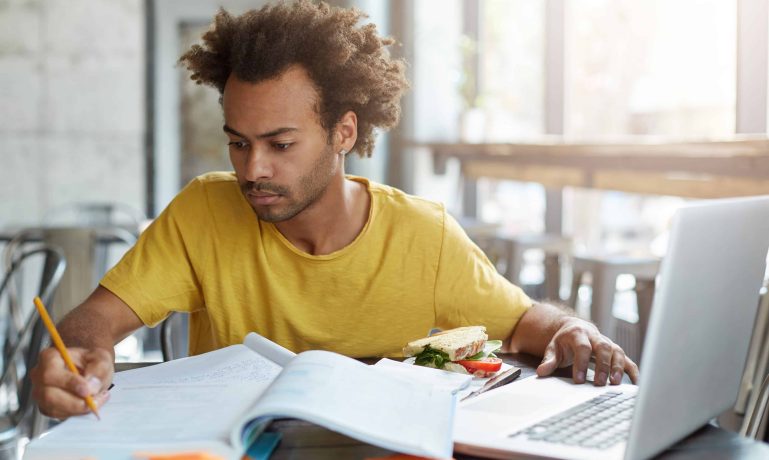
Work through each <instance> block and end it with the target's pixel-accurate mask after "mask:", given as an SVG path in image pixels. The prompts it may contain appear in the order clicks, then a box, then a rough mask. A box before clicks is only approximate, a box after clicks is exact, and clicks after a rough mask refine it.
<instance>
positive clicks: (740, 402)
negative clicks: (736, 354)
mask: <svg viewBox="0 0 769 460" xmlns="http://www.w3.org/2000/svg"><path fill="white" fill-rule="evenodd" d="M767 407H769V289H767V286H765V287H764V289H763V292H762V294H761V297H760V299H759V307H758V314H757V316H756V325H755V327H754V330H753V337H752V339H751V345H750V350H749V352H748V358H747V360H746V363H745V372H744V374H743V379H742V382H741V385H740V394H739V395H738V397H737V403H736V404H735V407H734V412H735V413H736V414H738V415H741V414H744V418H743V419H742V424H741V426H740V430H739V431H740V434H742V435H743V436H748V437H751V438H754V439H761V438H764V434H765V432H766V415H767Z"/></svg>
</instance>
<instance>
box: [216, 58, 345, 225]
mask: <svg viewBox="0 0 769 460" xmlns="http://www.w3.org/2000/svg"><path fill="white" fill-rule="evenodd" d="M317 98H318V95H317V92H316V91H315V88H314V87H313V85H312V81H311V80H310V78H309V77H308V76H307V73H306V72H305V71H304V69H302V68H301V67H292V68H290V69H289V70H288V71H286V72H284V73H283V74H282V75H280V76H279V77H278V78H275V79H272V80H267V81H264V82H260V83H249V82H244V81H242V80H239V79H238V78H237V77H235V76H230V78H229V80H227V84H226V86H225V89H224V95H223V101H222V104H223V107H224V120H225V125H224V131H225V133H226V134H227V137H229V150H230V161H232V166H233V167H234V168H235V173H236V175H237V177H238V183H239V184H240V188H241V191H242V192H243V195H244V196H245V197H246V199H247V200H248V202H249V203H250V204H251V207H252V208H254V211H256V214H257V215H258V216H259V218H260V219H262V220H265V221H268V222H281V221H285V220H288V219H291V218H292V217H294V216H296V215H297V214H299V213H300V212H302V211H303V210H304V209H306V208H307V207H308V206H310V205H312V204H313V203H314V202H315V201H316V200H317V199H318V198H319V197H320V196H321V195H322V194H323V192H324V191H325V190H326V187H327V186H328V185H329V183H330V182H331V179H332V178H333V177H334V175H335V174H337V173H338V172H339V161H338V159H337V155H336V152H334V151H333V147H332V146H331V145H329V144H328V142H327V133H326V131H325V130H324V129H323V127H322V126H321V125H320V120H319V118H318V114H317V113H316V112H315V110H314V106H315V104H316V101H317Z"/></svg>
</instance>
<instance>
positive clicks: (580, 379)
mask: <svg viewBox="0 0 769 460" xmlns="http://www.w3.org/2000/svg"><path fill="white" fill-rule="evenodd" d="M562 319H563V321H562V324H561V327H560V328H559V329H558V331H557V332H556V333H555V334H554V335H553V338H552V340H550V343H549V344H548V345H547V348H546V349H545V354H544V358H543V359H542V364H540V365H539V367H537V375H539V376H540V377H544V376H546V375H550V374H552V373H553V372H554V371H555V370H556V369H557V368H559V367H567V366H570V365H572V366H573V371H572V377H573V379H574V382H575V383H584V382H585V376H586V375H587V369H588V363H589V362H590V357H591V356H595V378H594V379H593V383H594V384H595V385H597V386H603V385H606V383H607V380H608V382H609V383H610V384H612V385H619V384H620V383H621V382H622V374H623V373H627V374H628V376H629V377H630V380H631V381H632V382H633V383H637V381H638V366H637V365H636V363H634V362H633V361H632V360H631V359H630V358H628V357H627V356H625V352H624V351H622V348H620V347H619V346H618V345H617V344H615V343H614V342H612V341H611V340H610V339H609V338H608V337H606V336H604V335H602V334H601V333H600V332H598V328H596V327H595V325H593V324H592V323H589V322H587V321H585V320H582V319H579V318H575V317H563V318H562Z"/></svg>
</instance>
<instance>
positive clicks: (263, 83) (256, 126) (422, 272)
mask: <svg viewBox="0 0 769 460" xmlns="http://www.w3.org/2000/svg"><path fill="white" fill-rule="evenodd" d="M361 16H362V15H361V13H360V12H358V11H356V10H347V9H337V8H333V9H332V8H329V7H328V6H327V5H325V4H320V5H316V4H313V3H310V2H308V1H300V2H298V3H295V4H289V5H287V4H279V5H276V6H267V7H264V8H262V9H261V10H259V11H251V12H248V13H246V14H244V15H243V16H240V17H232V16H230V15H229V14H227V13H226V12H224V11H221V12H220V13H219V14H218V15H217V16H216V19H215V23H214V26H213V27H212V28H211V29H210V30H209V31H208V32H206V34H205V35H204V36H203V40H204V46H194V47H193V48H192V49H191V50H190V51H188V52H187V53H186V54H185V55H184V56H182V58H181V62H182V63H183V64H185V65H186V66H187V67H188V68H189V69H190V70H192V78H193V79H194V80H196V81H197V82H198V83H203V84H207V85H211V86H214V87H216V88H217V89H218V90H219V91H220V93H221V95H222V99H221V102H222V107H223V110H224V121H225V124H224V132H225V133H226V135H227V137H228V139H229V141H228V145H229V152H230V160H231V162H232V165H233V167H234V169H235V174H234V175H233V174H231V173H212V174H207V175H204V176H201V177H199V178H197V179H195V180H194V181H192V182H191V183H190V184H189V185H188V186H187V187H186V188H185V189H184V190H183V191H182V192H181V193H180V194H179V195H178V196H177V197H176V198H175V199H174V201H173V202H172V203H171V204H170V205H169V206H168V208H167V209H166V210H165V211H164V212H163V213H162V214H161V215H160V216H159V217H158V218H157V219H156V221H155V222H154V223H153V225H152V226H151V227H150V228H149V229H148V230H147V231H146V232H145V233H144V234H143V235H142V237H141V238H140V240H139V242H138V243H137V244H136V246H135V247H134V248H133V249H132V250H131V251H130V252H129V253H128V254H127V255H126V256H125V258H124V259H123V260H122V261H121V262H120V263H119V264H118V265H117V266H116V267H115V268H114V269H112V270H111V271H110V272H109V273H108V274H107V275H106V276H105V278H104V280H102V283H101V285H100V286H99V287H98V288H97V289H96V291H95V292H94V293H93V294H92V295H91V296H90V297H89V298H88V299H87V300H86V301H85V302H84V303H83V304H82V305H80V306H79V307H77V308H76V309H75V310H73V311H72V312H71V313H70V314H69V315H67V316H66V317H65V318H64V319H63V320H62V322H61V323H60V325H59V329H60V332H61V334H62V336H63V338H64V341H65V343H67V345H68V346H69V347H71V348H70V350H71V354H72V356H73V358H74V360H75V361H76V363H77V364H78V366H79V367H80V368H81V370H82V373H83V377H80V376H75V375H73V374H71V373H70V372H69V371H67V370H66V367H65V366H64V363H63V362H62V360H61V358H60V357H59V355H58V353H57V352H56V351H55V350H52V349H51V350H46V351H44V352H43V353H41V356H40V362H39V364H38V366H37V367H36V368H35V369H34V371H33V382H34V385H35V389H34V396H35V398H36V400H37V401H38V404H39V406H40V409H41V410H42V412H43V413H45V414H47V415H50V416H53V417H57V418H66V417H68V416H71V415H74V414H82V413H85V412H87V410H88V409H87V407H86V406H85V404H84V402H83V400H82V396H85V395H87V394H94V395H95V400H96V402H97V404H99V405H102V404H104V403H105V402H106V400H107V398H108V393H107V392H106V388H107V386H108V385H109V383H110V381H111V379H112V372H113V370H112V369H113V359H114V351H113V346H114V344H115V343H117V342H118V341H120V340H122V339H123V338H124V337H126V336H127V335H129V334H130V333H132V332H133V331H134V330H136V329H137V328H139V327H141V326H142V325H145V324H146V325H155V324H157V323H159V322H160V321H162V320H163V319H164V318H165V317H166V316H167V315H168V314H169V313H170V312H171V311H185V312H188V313H190V314H191V316H190V352H191V353H193V354H195V353H202V352H205V351H209V350H212V349H215V348H219V347H223V346H227V345H230V344H233V343H240V342H241V341H242V340H243V337H244V335H245V334H246V333H247V332H249V331H252V330H253V331H256V332H258V333H260V334H262V335H264V336H266V337H268V338H270V339H271V340H273V341H276V342H278V343H280V344H282V345H283V346H285V347H287V348H289V349H292V350H294V351H297V352H299V351H303V350H308V349H327V350H332V351H336V352H339V353H343V354H347V355H350V356H386V355H397V354H398V353H399V350H400V348H401V347H402V346H403V345H405V344H406V343H407V342H408V341H411V340H414V339H416V338H418V337H422V336H424V335H426V333H427V331H428V330H430V329H431V328H432V327H434V326H435V327H440V328H444V329H445V328H451V327H456V326H461V325H473V324H482V325H485V326H486V327H487V329H488V331H489V335H490V336H491V337H492V338H500V339H506V340H507V342H506V346H507V348H508V349H510V350H514V351H522V352H528V353H532V354H536V355H540V356H544V359H543V362H542V364H541V365H540V366H539V368H538V372H539V374H540V375H547V374H550V373H552V372H553V371H554V370H555V369H556V368H557V367H564V366H568V365H570V364H571V363H574V380H575V381H576V382H578V383H581V382H584V380H585V372H586V369H587V366H588V361H589V359H590V357H591V355H594V356H595V361H596V379H595V383H596V384H597V385H605V384H606V383H607V381H608V382H609V383H612V384H617V383H619V382H620V380H621V377H622V374H623V372H627V373H628V374H629V375H630V376H631V378H633V379H635V378H636V375H637V372H638V369H637V367H636V365H635V364H634V363H633V362H632V361H630V360H629V359H628V358H627V357H625V354H624V353H623V352H622V350H621V349H620V348H619V347H618V346H617V345H615V344H613V343H612V342H611V341H610V340H609V339H607V338H606V337H604V336H602V335H601V334H600V333H599V332H598V330H597V329H596V328H595V326H593V325H592V324H590V323H588V322H586V321H582V320H580V319H577V318H575V317H574V316H573V315H570V314H569V313H567V312H564V311H563V310H561V309H558V308H556V307H553V306H549V305H546V304H541V303H532V302H531V300H529V299H528V298H527V297H526V295H525V294H523V292H522V291H521V290H520V289H519V288H518V287H516V286H513V285H512V284H510V283H508V282H507V281H506V280H504V278H502V277H501V276H499V274H497V273H496V271H495V269H494V267H493V265H492V264H491V263H490V262H489V261H488V259H487V258H486V257H485V256H484V255H483V254H482V253H481V251H480V250H479V249H478V248H477V247H476V246H475V245H474V244H472V242H470V240H469V239H468V238H467V236H466V235H465V234H464V233H463V232H462V230H461V229H460V228H459V226H458V225H457V223H456V222H455V221H454V220H453V219H451V217H449V216H448V215H447V214H446V212H445V210H444V208H443V207H442V206H441V205H439V204H436V203H432V202H429V201H426V200H422V199H419V198H416V197H412V196H408V195H406V194H404V193H402V192H400V191H398V190H395V189H393V188H390V187H387V186H384V185H380V184H375V183H372V182H369V181H368V180H366V179H363V178H357V177H349V176H345V174H344V159H345V156H346V155H348V154H349V153H350V152H353V151H355V152H357V153H358V154H359V155H363V156H367V155H370V154H371V151H372V149H373V145H374V129H375V128H378V129H387V128H390V127H392V126H394V125H395V124H396V123H397V121H398V117H399V100H400V97H401V95H402V93H403V91H404V90H405V88H406V86H407V82H406V80H405V77H404V70H403V68H404V65H403V63H402V62H400V61H398V60H394V59H392V58H390V56H389V55H388V54H387V52H386V46H387V45H390V44H391V43H392V40H390V39H383V38H381V37H379V36H378V35H377V34H376V29H375V28H374V26H373V25H364V26H362V27H358V26H357V23H358V22H359V20H360V19H361Z"/></svg>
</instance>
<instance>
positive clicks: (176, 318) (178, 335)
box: [160, 312, 189, 361]
mask: <svg viewBox="0 0 769 460" xmlns="http://www.w3.org/2000/svg"><path fill="white" fill-rule="evenodd" d="M188 321H189V317H188V315H187V314H184V313H179V312H174V313H171V314H170V315H168V317H167V318H166V319H165V320H163V323H162V324H161V325H160V350H161V352H162V354H163V361H171V360H173V359H177V358H184V357H186V356H187V341H188V338H187V335H188V334H187V327H188Z"/></svg>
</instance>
